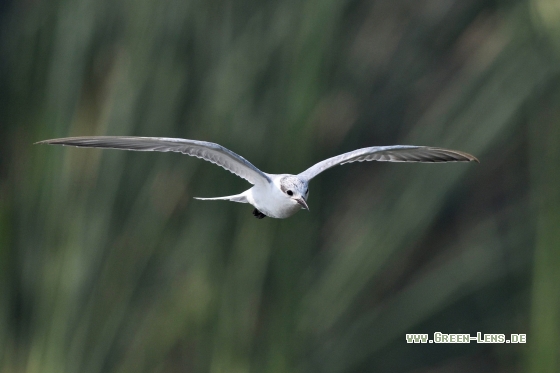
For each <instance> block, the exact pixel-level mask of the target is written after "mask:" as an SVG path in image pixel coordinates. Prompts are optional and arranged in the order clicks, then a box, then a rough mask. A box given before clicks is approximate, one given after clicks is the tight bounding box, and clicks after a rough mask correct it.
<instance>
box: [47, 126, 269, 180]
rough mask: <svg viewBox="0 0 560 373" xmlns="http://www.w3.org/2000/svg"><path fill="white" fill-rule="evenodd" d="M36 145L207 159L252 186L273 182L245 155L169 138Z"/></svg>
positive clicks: (69, 140) (116, 138) (77, 139)
mask: <svg viewBox="0 0 560 373" xmlns="http://www.w3.org/2000/svg"><path fill="white" fill-rule="evenodd" d="M37 144H52V145H70V146H77V147H84V148H104V149H123V150H136V151H156V152H178V153H183V154H187V155H191V156H193V157H197V158H201V159H204V160H205V161H208V162H212V163H214V164H217V165H218V166H221V167H223V168H225V169H226V170H228V171H230V172H232V173H234V174H236V175H237V176H239V177H241V178H243V179H245V180H247V181H248V182H250V183H251V184H257V183H263V182H267V183H268V182H270V179H269V178H268V176H267V175H266V174H265V173H264V172H262V171H261V170H259V169H258V168H257V167H255V166H253V165H252V164H251V163H250V162H249V161H248V160H246V159H245V158H243V157H242V156H240V155H238V154H235V153H234V152H232V151H231V150H229V149H226V148H224V147H223V146H221V145H218V144H215V143H212V142H206V141H197V140H188V139H176V138H168V137H128V136H84V137H66V138H62V139H52V140H45V141H39V142H38V143H37Z"/></svg>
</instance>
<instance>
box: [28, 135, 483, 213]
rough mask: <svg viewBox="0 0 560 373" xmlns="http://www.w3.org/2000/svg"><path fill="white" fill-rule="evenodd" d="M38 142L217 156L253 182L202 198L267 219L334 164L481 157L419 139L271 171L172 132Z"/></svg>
mask: <svg viewBox="0 0 560 373" xmlns="http://www.w3.org/2000/svg"><path fill="white" fill-rule="evenodd" d="M36 144H51V145H69V146H77V147H83V148H105V149H123V150H136V151H156V152H178V153H183V154H187V155H190V156H193V157H197V158H202V159H204V160H206V161H209V162H212V163H215V164H217V165H218V166H221V167H223V168H225V169H226V170H228V171H230V172H232V173H234V174H235V175H237V176H239V177H241V178H243V179H245V180H247V181H248V182H250V183H251V184H253V187H252V188H250V189H248V190H246V191H244V192H243V193H240V194H236V195H232V196H225V197H215V198H198V197H195V199H200V200H206V201H210V200H226V201H233V202H240V203H250V204H251V205H253V206H254V207H255V209H254V210H253V215H254V216H255V217H256V218H258V219H262V218H264V217H266V216H269V217H271V218H279V219H283V218H288V217H290V216H292V215H293V214H295V213H296V212H298V211H299V210H300V209H306V210H309V207H308V205H307V198H308V197H309V182H310V181H311V179H313V178H314V177H315V176H317V175H319V174H320V173H321V172H323V171H326V170H328V169H329V168H331V167H334V166H338V165H341V164H346V163H351V162H363V161H380V162H426V163H432V162H471V161H474V162H478V159H476V157H474V156H472V155H470V154H467V153H464V152H460V151H457V150H449V149H442V148H432V147H428V146H414V145H391V146H373V147H370V148H363V149H357V150H353V151H351V152H348V153H344V154H341V155H337V156H335V157H332V158H328V159H325V160H324V161H321V162H319V163H317V164H315V165H313V166H311V167H309V168H308V169H307V170H305V171H303V172H302V173H300V174H298V175H290V174H267V173H266V172H263V171H261V170H259V169H258V168H257V167H255V166H253V164H252V163H251V162H249V161H248V160H246V159H245V158H243V157H242V156H240V155H237V154H235V153H234V152H232V151H231V150H229V149H226V148H224V147H223V146H221V145H218V144H215V143H212V142H206V141H197V140H188V139H177V138H167V137H128V136H84V137H66V138H62V139H52V140H44V141H39V142H37V143H36Z"/></svg>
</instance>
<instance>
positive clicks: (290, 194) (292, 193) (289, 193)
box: [286, 190, 294, 196]
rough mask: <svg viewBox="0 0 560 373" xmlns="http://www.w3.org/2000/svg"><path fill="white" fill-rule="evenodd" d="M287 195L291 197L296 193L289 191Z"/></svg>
mask: <svg viewBox="0 0 560 373" xmlns="http://www.w3.org/2000/svg"><path fill="white" fill-rule="evenodd" d="M286 193H288V195H289V196H293V195H294V192H292V191H291V190H288V191H287V192H286Z"/></svg>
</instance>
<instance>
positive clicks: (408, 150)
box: [298, 145, 478, 180]
mask: <svg viewBox="0 0 560 373" xmlns="http://www.w3.org/2000/svg"><path fill="white" fill-rule="evenodd" d="M363 161H380V162H470V161H475V162H478V159H476V157H474V156H472V155H470V154H467V153H463V152H460V151H457V150H449V149H441V148H431V147H427V146H413V145H392V146H373V147H371V148H363V149H358V150H354V151H351V152H348V153H344V154H341V155H337V156H336V157H332V158H329V159H325V160H324V161H321V162H319V163H317V164H315V165H313V166H311V167H309V168H308V169H307V170H305V171H303V172H302V173H300V174H299V175H298V176H299V177H301V178H303V179H306V180H311V179H313V178H314V177H315V176H317V175H319V174H320V173H321V172H323V171H325V170H328V169H329V168H331V167H334V166H337V165H339V164H345V163H351V162H363Z"/></svg>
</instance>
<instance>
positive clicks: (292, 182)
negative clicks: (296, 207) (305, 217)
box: [279, 175, 309, 210]
mask: <svg viewBox="0 0 560 373" xmlns="http://www.w3.org/2000/svg"><path fill="white" fill-rule="evenodd" d="M279 184H280V190H281V191H282V193H284V194H285V195H286V197H288V198H290V199H291V200H293V201H294V202H296V203H299V204H300V205H301V206H302V207H303V208H304V209H306V210H309V207H308V206H307V197H309V186H308V185H307V181H306V180H302V179H300V178H299V177H297V176H294V175H286V176H284V177H282V178H281V179H280V182H279Z"/></svg>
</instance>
